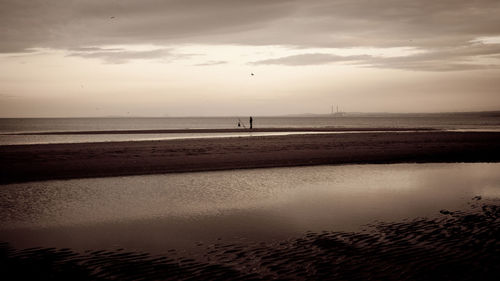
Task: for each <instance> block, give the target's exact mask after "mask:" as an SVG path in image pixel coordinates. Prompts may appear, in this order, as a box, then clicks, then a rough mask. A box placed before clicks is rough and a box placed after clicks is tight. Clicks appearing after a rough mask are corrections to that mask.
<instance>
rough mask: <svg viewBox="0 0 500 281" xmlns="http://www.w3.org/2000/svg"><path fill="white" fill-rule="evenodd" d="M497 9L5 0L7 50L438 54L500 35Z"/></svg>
mask: <svg viewBox="0 0 500 281" xmlns="http://www.w3.org/2000/svg"><path fill="white" fill-rule="evenodd" d="M499 14H500V1H498V0H475V1H470V0H440V1H435V0H419V1H415V0H379V1H373V0H315V1H300V0H273V1H268V0H242V1H233V0H210V1H208V0H165V1H161V0H143V1H135V0H109V1H102V0H32V1H24V0H2V1H1V9H0V52H23V51H25V50H27V49H29V48H39V47H49V48H59V49H71V48H72V49H75V48H85V46H102V45H110V44H118V45H121V44H158V45H170V44H185V43H198V44H250V45H288V46H295V47H300V48H308V47H337V48H339V47H401V46H413V47H418V48H422V49H426V50H427V49H428V50H431V52H434V53H436V54H437V53H442V52H449V48H450V47H461V46H465V47H468V46H469V45H470V42H471V40H474V39H476V38H478V37H482V36H500V28H499V27H500V17H499V16H498V15H499ZM440 49H441V50H440ZM474 50H475V51H479V52H481V50H480V49H478V48H475V49H474ZM95 52H96V53H95V54H94V55H93V56H97V57H98V56H101V57H108V56H107V54H99V50H95ZM116 53H119V52H118V51H117V52H116ZM142 54H143V55H144V56H145V57H148V56H151V55H152V54H150V53H148V52H143V53H142ZM114 55H116V56H118V57H119V56H120V55H118V54H114ZM128 55H131V54H123V56H128ZM138 55H139V53H136V54H134V55H132V56H133V57H136V56H138ZM471 55H480V53H477V54H471ZM491 55H498V53H492V54H491ZM317 58H319V57H316V59H317ZM301 59H304V61H307V59H306V58H305V57H303V58H301V57H296V58H293V59H290V61H300V60H301ZM324 59H325V60H326V62H332V60H335V59H336V58H332V57H331V56H324ZM309 60H313V57H311V56H309ZM428 62H430V61H428ZM317 63H321V62H320V61H318V62H317ZM391 63H392V64H393V65H396V63H395V62H394V61H393V62H391ZM452 63H453V62H449V64H450V65H451V64H452ZM285 64H287V63H285ZM288 64H290V63H288ZM299 64H300V63H299ZM374 65H377V64H376V63H375V64H374ZM380 65H382V64H380ZM458 65H461V64H458Z"/></svg>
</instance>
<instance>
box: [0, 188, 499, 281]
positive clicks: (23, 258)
mask: <svg viewBox="0 0 500 281" xmlns="http://www.w3.org/2000/svg"><path fill="white" fill-rule="evenodd" d="M482 201H484V200H481V197H475V198H473V199H472V200H471V202H470V208H469V209H467V210H461V211H449V210H441V211H440V214H439V216H438V217H436V218H433V219H428V218H417V219H414V220H411V221H405V222H379V223H374V224H372V225H370V226H367V229H366V230H363V231H359V232H339V231H325V232H322V233H315V232H309V233H306V234H304V235H303V236H301V237H295V238H290V239H287V240H283V241H275V242H261V243H231V244H227V243H224V241H220V243H215V244H210V245H204V244H199V245H198V246H199V247H200V248H203V249H204V250H203V251H202V254H198V255H190V256H186V255H184V254H182V253H179V252H177V251H175V250H168V251H165V253H164V254H160V255H153V254H150V253H147V252H131V251H128V250H126V249H116V250H114V251H109V250H98V249H97V250H89V251H86V252H83V253H79V252H75V251H73V250H71V249H66V248H65V249H56V248H30V249H15V248H12V247H11V246H10V245H9V244H8V243H0V261H1V262H0V265H1V267H0V270H1V273H0V274H1V276H2V277H3V278H6V279H7V280H35V279H36V280H75V279H77V280H139V279H140V280H236V279H237V280H271V279H280V280H498V276H499V274H500V266H499V264H500V256H499V255H498V252H499V250H500V244H499V241H498V237H499V235H500V209H499V208H498V206H499V202H498V200H496V201H495V200H490V201H489V202H484V203H483V202H482Z"/></svg>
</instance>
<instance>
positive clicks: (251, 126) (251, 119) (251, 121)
mask: <svg viewBox="0 0 500 281" xmlns="http://www.w3.org/2000/svg"><path fill="white" fill-rule="evenodd" d="M252 123H253V118H252V116H250V129H252V128H253V125H252Z"/></svg>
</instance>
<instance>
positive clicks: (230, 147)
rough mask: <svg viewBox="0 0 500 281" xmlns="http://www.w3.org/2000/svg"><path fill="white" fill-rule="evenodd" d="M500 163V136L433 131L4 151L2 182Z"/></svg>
mask: <svg viewBox="0 0 500 281" xmlns="http://www.w3.org/2000/svg"><path fill="white" fill-rule="evenodd" d="M300 130H302V131H310V130H313V129H311V128H301V129H300ZM499 160H500V133H495V132H443V131H432V130H431V131H419V132H371V133H363V134H356V133H352V134H351V133H345V134H317V135H315V134H308V135H285V136H265V137H263V136H261V137H240V138H218V139H185V140H168V141H136V142H106V143H78V144H76V143H75V144H41V145H11V146H0V173H1V174H0V183H13V182H26V181H36V180H51V179H70V178H90V177H109V176H124V175H141V174H161V173H178V172H194V171H212V170H230V169H245V168H267V167H286V166H306V165H325V164H354V163H357V164H364V163H414V162H498V161H499Z"/></svg>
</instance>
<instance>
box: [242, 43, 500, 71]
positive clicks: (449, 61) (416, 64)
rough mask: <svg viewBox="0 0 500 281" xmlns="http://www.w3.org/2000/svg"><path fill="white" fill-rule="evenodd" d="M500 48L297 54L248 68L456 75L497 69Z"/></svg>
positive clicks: (471, 46) (477, 46)
mask: <svg viewBox="0 0 500 281" xmlns="http://www.w3.org/2000/svg"><path fill="white" fill-rule="evenodd" d="M499 53H500V44H481V43H471V44H469V45H467V46H459V47H448V48H435V49H429V50H425V51H423V52H421V53H417V54H413V55H408V56H396V57H381V56H370V55H357V56H338V55H333V54H324V53H320V54H318V53H316V54H301V55H293V56H287V57H280V58H275V59H268V60H261V61H257V62H252V63H251V64H277V65H289V66H300V65H319V64H328V63H337V62H345V63H349V64H357V65H363V66H366V67H377V68H394V69H406V70H420V71H457V70H476V69H498V68H500V59H499V58H498V54H499ZM485 57H486V58H488V59H489V60H488V61H490V63H488V64H484V63H479V62H478V60H479V59H481V58H485Z"/></svg>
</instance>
